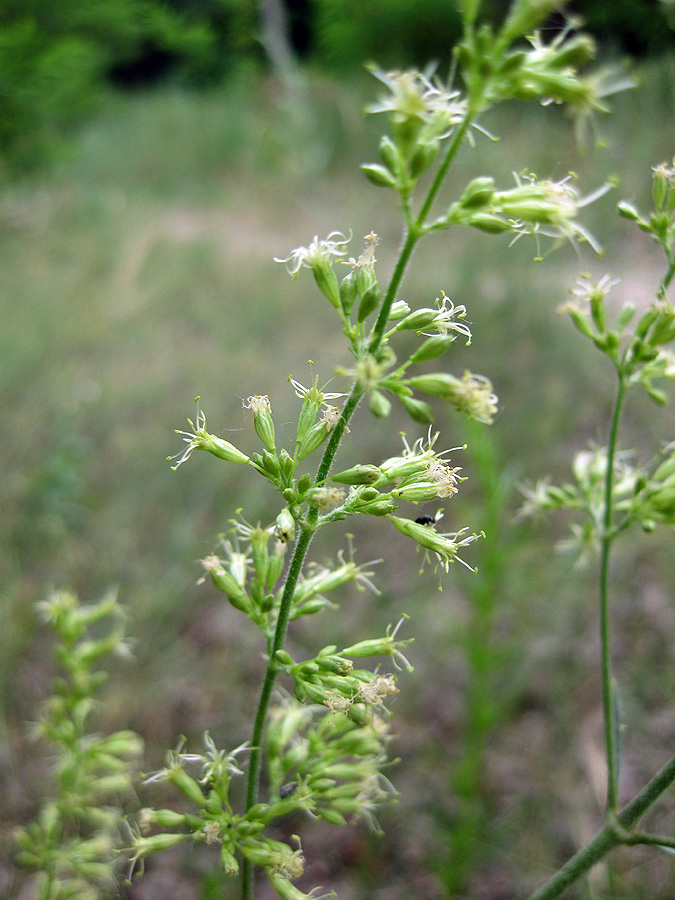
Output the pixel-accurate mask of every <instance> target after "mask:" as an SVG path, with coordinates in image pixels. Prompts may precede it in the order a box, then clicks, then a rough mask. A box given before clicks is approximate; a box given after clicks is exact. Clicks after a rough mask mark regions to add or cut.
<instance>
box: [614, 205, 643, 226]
mask: <svg viewBox="0 0 675 900" xmlns="http://www.w3.org/2000/svg"><path fill="white" fill-rule="evenodd" d="M616 209H617V212H618V213H619V215H620V216H621V218H622V219H628V220H629V221H630V222H641V221H642V219H641V218H640V214H639V212H638V211H637V210H636V209H635V207H634V206H633V204H632V203H628V202H627V201H626V200H621V202H620V203H617V206H616Z"/></svg>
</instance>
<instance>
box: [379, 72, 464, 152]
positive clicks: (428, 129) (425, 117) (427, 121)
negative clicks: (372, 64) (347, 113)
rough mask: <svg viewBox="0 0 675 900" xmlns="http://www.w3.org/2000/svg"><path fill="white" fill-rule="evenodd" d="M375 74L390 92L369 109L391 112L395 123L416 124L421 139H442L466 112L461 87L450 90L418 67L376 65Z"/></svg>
mask: <svg viewBox="0 0 675 900" xmlns="http://www.w3.org/2000/svg"><path fill="white" fill-rule="evenodd" d="M372 73H373V75H374V76H375V77H376V78H377V79H378V80H379V81H381V82H382V84H384V85H385V86H386V87H387V88H388V89H389V91H390V94H389V96H386V97H384V98H382V99H381V100H379V101H378V102H377V103H374V104H372V105H371V106H369V107H368V108H367V110H366V112H369V113H380V112H384V113H388V114H389V115H390V116H391V119H392V123H393V125H394V126H395V127H396V126H409V127H412V128H414V129H415V130H416V131H417V132H418V134H419V137H420V139H421V140H424V141H427V142H428V141H433V140H442V139H444V138H446V137H448V135H450V134H451V133H452V131H453V129H454V128H455V126H457V125H459V124H461V122H463V121H464V117H465V116H466V109H467V103H466V100H462V99H460V96H461V95H460V92H459V91H448V90H446V89H445V87H443V86H442V85H441V84H440V83H438V82H432V81H431V80H430V79H429V78H428V77H427V76H426V75H424V74H422V73H421V72H418V71H416V70H414V69H413V70H410V71H408V72H399V71H391V72H384V71H382V70H381V69H377V68H373V69H372Z"/></svg>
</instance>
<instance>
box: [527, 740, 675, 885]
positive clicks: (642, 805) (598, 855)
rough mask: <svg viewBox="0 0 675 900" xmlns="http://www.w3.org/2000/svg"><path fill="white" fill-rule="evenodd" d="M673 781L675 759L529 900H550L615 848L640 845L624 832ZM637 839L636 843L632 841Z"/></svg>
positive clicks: (629, 834) (674, 779) (626, 831)
mask: <svg viewBox="0 0 675 900" xmlns="http://www.w3.org/2000/svg"><path fill="white" fill-rule="evenodd" d="M674 781H675V756H673V757H671V759H670V760H668V762H667V763H666V765H665V766H664V767H663V768H662V769H661V771H660V772H658V773H657V774H656V775H655V776H654V777H653V778H652V779H651V781H649V782H648V783H647V784H646V785H645V787H644V788H643V789H642V790H641V791H640V793H639V794H638V795H637V796H636V797H634V798H633V800H631V802H630V803H628V804H626V806H624V808H623V809H622V810H621V811H620V812H619V814H618V815H617V816H616V817H614V816H611V817H610V818H609V820H608V821H607V823H606V824H605V826H604V827H603V828H601V829H600V831H599V832H598V833H597V834H596V836H595V837H594V838H593V839H592V840H591V841H589V843H588V844H586V846H585V847H582V849H581V850H580V851H579V852H578V853H576V854H575V855H574V856H573V857H572V858H571V859H570V860H568V861H567V862H566V863H565V865H564V866H563V867H562V868H561V869H558V871H557V872H556V873H555V875H554V876H553V877H552V878H551V879H550V880H549V881H548V882H547V883H546V884H545V885H543V887H541V888H539V890H537V891H535V892H534V894H531V895H530V897H529V900H554V898H556V897H559V896H560V895H561V894H562V892H563V891H564V890H565V889H566V888H568V887H569V886H570V885H571V884H574V882H575V881H576V880H577V879H578V878H581V876H582V875H584V874H585V873H586V872H588V871H589V869H591V868H592V867H593V866H594V865H595V863H596V862H598V861H599V860H601V859H602V857H603V856H605V855H606V854H607V853H609V851H610V850H613V849H614V847H618V846H619V844H634V843H644V841H641V840H640V838H641V835H640V834H639V833H638V834H635V833H634V832H631V831H628V829H630V828H632V826H633V825H634V824H635V823H636V822H637V821H638V820H639V819H640V818H642V816H643V815H644V814H645V813H646V812H647V810H648V809H649V808H650V807H651V806H653V804H654V803H655V802H656V801H657V800H658V798H659V797H660V796H661V794H663V792H664V791H665V790H667V789H668V788H669V787H670V786H671V785H672V783H673V782H674ZM636 838H637V840H636Z"/></svg>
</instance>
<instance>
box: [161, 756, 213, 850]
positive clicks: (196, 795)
mask: <svg viewBox="0 0 675 900" xmlns="http://www.w3.org/2000/svg"><path fill="white" fill-rule="evenodd" d="M166 777H167V779H168V780H169V781H170V782H171V784H173V785H174V786H175V787H177V788H178V790H179V791H181V793H183V794H185V796H186V797H189V799H190V800H192V802H193V803H196V804H197V805H198V806H206V797H205V796H204V792H203V791H202V789H201V787H200V786H199V784H198V782H196V781H195V780H194V778H190V776H189V775H188V773H187V772H186V771H185V769H182V768H181V767H180V766H173V767H172V768H170V769H168V770H167V775H166ZM169 846H173V845H171V844H170V845H169Z"/></svg>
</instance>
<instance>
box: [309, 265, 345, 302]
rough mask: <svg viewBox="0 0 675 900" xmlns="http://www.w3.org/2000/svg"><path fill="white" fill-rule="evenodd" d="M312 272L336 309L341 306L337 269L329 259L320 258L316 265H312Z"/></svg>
mask: <svg viewBox="0 0 675 900" xmlns="http://www.w3.org/2000/svg"><path fill="white" fill-rule="evenodd" d="M312 272H313V273H314V279H315V281H316V283H317V285H318V287H319V290H320V291H321V293H322V294H323V295H324V297H327V298H328V300H329V301H330V303H331V305H332V306H334V307H335V309H339V308H340V288H339V286H338V280H337V278H336V276H335V271H334V269H333V267H332V265H331V264H330V262H329V261H328V260H320V261H318V262H317V263H316V264H315V265H313V266H312Z"/></svg>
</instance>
